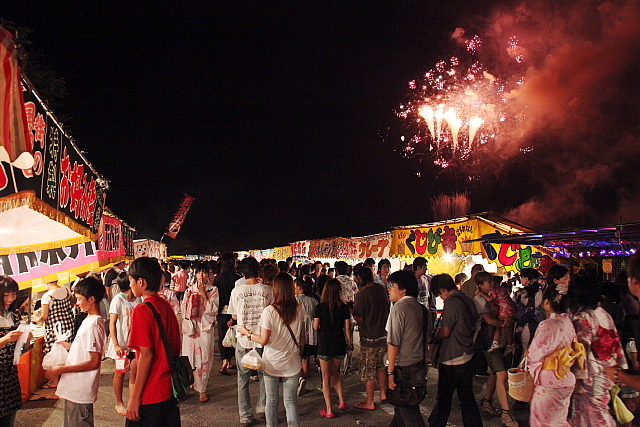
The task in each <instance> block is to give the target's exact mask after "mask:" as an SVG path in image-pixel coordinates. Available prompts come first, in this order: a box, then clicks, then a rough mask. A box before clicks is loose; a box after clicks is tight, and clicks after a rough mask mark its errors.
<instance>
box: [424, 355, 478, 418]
mask: <svg viewBox="0 0 640 427" xmlns="http://www.w3.org/2000/svg"><path fill="white" fill-rule="evenodd" d="M474 367H475V362H474V360H473V359H471V360H470V361H468V362H467V363H463V364H462V365H443V364H440V368H439V369H438V395H437V397H436V405H435V406H434V407H433V410H432V411H431V415H429V426H430V427H445V426H446V425H447V421H448V420H449V414H450V413H451V401H452V400H453V392H454V391H455V390H458V399H460V411H461V412H462V424H463V425H464V426H465V427H481V426H482V417H481V416H480V409H478V404H477V403H476V399H475V396H474V394H473V375H474Z"/></svg>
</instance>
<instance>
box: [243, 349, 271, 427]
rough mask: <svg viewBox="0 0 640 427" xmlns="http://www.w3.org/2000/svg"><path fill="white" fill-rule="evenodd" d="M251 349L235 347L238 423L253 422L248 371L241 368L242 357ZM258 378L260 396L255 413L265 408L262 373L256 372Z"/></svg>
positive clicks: (259, 351) (260, 351)
mask: <svg viewBox="0 0 640 427" xmlns="http://www.w3.org/2000/svg"><path fill="white" fill-rule="evenodd" d="M251 350H252V349H251V348H244V347H242V346H241V345H240V344H238V345H236V367H237V370H238V413H239V414H240V421H247V420H253V408H252V406H251V396H250V395H249V381H250V378H249V377H250V376H251V374H250V370H249V369H247V368H245V367H244V366H242V363H240V362H241V361H242V357H243V356H244V355H245V354H247V353H249V352H250V351H251ZM257 350H258V353H262V349H257ZM258 376H259V378H260V396H259V397H258V403H256V412H262V411H264V407H265V400H266V397H265V391H264V377H263V375H262V371H258Z"/></svg>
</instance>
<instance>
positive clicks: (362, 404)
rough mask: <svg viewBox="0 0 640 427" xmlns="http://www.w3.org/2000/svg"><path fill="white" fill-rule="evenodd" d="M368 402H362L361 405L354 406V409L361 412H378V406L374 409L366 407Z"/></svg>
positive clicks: (374, 405)
mask: <svg viewBox="0 0 640 427" xmlns="http://www.w3.org/2000/svg"><path fill="white" fill-rule="evenodd" d="M365 403H366V402H360V403H356V404H355V405H353V407H354V408H356V409H360V410H361V411H375V410H376V404H375V403H374V404H373V408H367V407H365V406H364V404H365Z"/></svg>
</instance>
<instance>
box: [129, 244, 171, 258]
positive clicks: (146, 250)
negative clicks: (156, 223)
mask: <svg viewBox="0 0 640 427" xmlns="http://www.w3.org/2000/svg"><path fill="white" fill-rule="evenodd" d="M133 251H134V254H135V255H134V257H135V258H140V257H142V256H148V257H152V258H157V259H159V260H163V259H165V258H166V257H167V245H165V244H164V243H161V242H158V241H156V240H150V239H141V240H134V241H133Z"/></svg>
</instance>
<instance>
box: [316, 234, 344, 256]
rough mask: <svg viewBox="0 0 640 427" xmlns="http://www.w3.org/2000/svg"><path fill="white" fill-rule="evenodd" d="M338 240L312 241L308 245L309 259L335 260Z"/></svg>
mask: <svg viewBox="0 0 640 427" xmlns="http://www.w3.org/2000/svg"><path fill="white" fill-rule="evenodd" d="M337 253H338V238H335V237H334V238H331V239H318V240H312V241H311V242H310V243H309V258H312V259H317V258H337Z"/></svg>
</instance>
